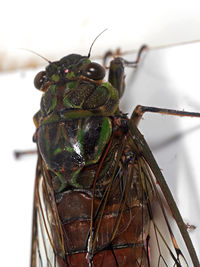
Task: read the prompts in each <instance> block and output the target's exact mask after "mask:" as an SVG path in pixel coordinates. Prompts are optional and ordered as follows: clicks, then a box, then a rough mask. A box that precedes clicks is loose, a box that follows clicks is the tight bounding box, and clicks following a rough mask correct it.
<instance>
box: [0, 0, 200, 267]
mask: <svg viewBox="0 0 200 267" xmlns="http://www.w3.org/2000/svg"><path fill="white" fill-rule="evenodd" d="M0 12H1V14H0V25H1V26H0V68H1V69H2V72H1V74H0V82H1V105H0V108H1V110H0V114H1V135H0V147H1V154H0V162H1V180H0V184H1V186H0V209H1V219H0V246H1V247H2V248H1V253H0V255H1V264H0V265H1V266H22V267H23V266H28V265H29V257H30V237H31V217H32V196H33V187H34V174H35V165H36V157H34V156H33V157H26V158H23V159H22V160H20V161H15V160H14V158H13V150H15V149H29V148H34V144H32V135H33V133H34V125H33V122H32V116H33V115H34V113H35V112H36V111H37V110H38V109H39V102H40V97H41V93H40V92H39V91H37V90H36V89H35V88H34V86H33V82H32V81H33V78H34V76H35V74H36V73H37V72H38V70H36V69H33V70H31V69H24V70H20V68H19V67H25V66H26V65H27V64H29V65H30V64H33V63H36V64H45V62H44V61H41V60H40V59H39V58H38V57H37V56H35V55H32V54H31V53H29V52H27V51H22V50H20V49H19V48H26V49H31V50H34V51H36V52H38V53H40V54H42V55H43V56H45V57H47V58H49V59H50V60H57V59H58V58H60V57H62V56H64V55H67V54H69V53H83V54H84V55H86V54H87V53H88V49H89V47H90V44H91V43H92V41H93V39H94V38H95V37H96V35H97V34H99V33H100V32H101V31H102V30H103V29H105V28H108V31H106V32H105V33H104V34H103V35H102V36H101V37H100V38H99V39H98V40H97V41H96V43H95V45H94V47H93V50H92V56H95V55H102V54H103V53H104V52H105V51H106V50H108V49H116V48H117V47H120V48H121V49H122V51H124V50H130V49H138V48H139V47H140V45H141V44H144V43H146V44H148V45H149V46H150V47H154V46H160V45H166V44H174V43H181V42H185V41H187V42H189V41H193V40H198V39H200V5H199V1H175V0H174V1H170V0H168V1H159V0H158V1H155V0H154V1H141V0H140V1H121V2H116V1H104V0H101V1H87V0H85V1H80V2H79V1H73V3H72V1H67V0H66V1H59V0H57V1H36V0H35V1H22V0H19V1H8V0H7V1H3V2H2V3H1V11H0ZM130 57H131V58H133V57H134V55H133V54H132V55H130ZM199 62H200V45H199V44H198V43H196V44H190V45H180V46H177V47H173V48H166V49H160V50H154V51H150V52H148V53H146V54H145V57H144V58H143V60H142V62H141V64H140V66H139V68H138V70H137V73H136V74H135V75H133V71H132V70H127V91H126V93H125V96H124V98H123V99H122V103H121V107H122V108H123V111H124V112H131V110H133V108H134V107H135V106H136V105H137V104H144V105H151V106H157V107H166V108H174V109H180V110H183V109H184V110H189V111H200V93H199V90H200V78H199V77H200V74H199V72H200V70H199ZM10 69H15V71H10ZM140 129H141V130H142V132H143V134H144V135H145V137H146V139H147V141H148V142H149V144H150V147H151V148H152V150H153V152H154V154H155V157H156V160H157V161H158V163H159V166H160V168H161V169H162V170H163V173H164V175H165V176H166V180H167V182H168V183H169V185H170V188H171V190H172V192H173V194H174V195H175V198H176V201H177V203H178V205H179V207H180V209H181V212H182V214H183V217H184V220H185V221H186V222H189V223H190V224H194V225H195V226H197V229H196V230H195V231H194V232H193V233H191V237H192V239H193V240H194V244H195V247H196V250H197V254H198V255H200V246H199V240H200V225H198V223H199V214H200V193H199V192H200V183H199V179H200V157H199V154H200V142H199V139H200V138H199V137H200V119H194V118H192V119H191V118H171V117H169V116H160V115H153V114H148V115H145V116H144V119H143V120H142V122H141V125H140Z"/></svg>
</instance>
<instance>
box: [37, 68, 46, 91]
mask: <svg viewBox="0 0 200 267" xmlns="http://www.w3.org/2000/svg"><path fill="white" fill-rule="evenodd" d="M45 80H46V71H40V72H39V73H38V74H37V75H36V76H35V79H34V85H35V88H37V89H39V90H42V86H43V85H44V82H45Z"/></svg>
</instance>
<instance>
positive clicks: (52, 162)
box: [34, 54, 119, 192]
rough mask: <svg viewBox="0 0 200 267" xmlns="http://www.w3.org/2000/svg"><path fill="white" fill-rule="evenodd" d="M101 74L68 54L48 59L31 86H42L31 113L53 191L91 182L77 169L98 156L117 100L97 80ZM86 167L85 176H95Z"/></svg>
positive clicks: (110, 89) (84, 59)
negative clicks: (38, 101)
mask: <svg viewBox="0 0 200 267" xmlns="http://www.w3.org/2000/svg"><path fill="white" fill-rule="evenodd" d="M104 76H105V70H104V68H103V67H102V66H100V65H99V64H97V63H94V62H91V61H90V60H89V59H88V58H87V57H83V56H80V55H76V54H72V55H69V56H66V57H64V58H62V59H61V60H60V61H57V62H52V63H50V65H49V66H48V67H47V68H46V71H43V72H40V73H39V74H38V75H37V76H36V78H35V81H34V83H35V86H36V88H38V89H40V90H41V91H43V92H44V94H43V97H42V100H41V109H40V111H39V112H38V113H36V115H35V116H34V121H35V124H36V127H37V128H38V130H37V142H38V146H39V149H40V152H41V155H42V157H43V159H44V160H45V162H46V165H47V168H48V169H49V170H50V171H51V175H52V183H53V186H54V189H55V191H57V192H58V191H62V190H63V189H64V188H65V187H66V186H72V187H75V188H83V187H90V186H91V184H92V182H93V179H91V178H88V179H89V180H88V179H87V180H88V181H85V179H81V177H80V175H79V174H80V171H81V170H82V169H83V168H84V167H86V166H89V165H92V164H96V163H97V162H98V161H99V159H100V157H101V155H102V153H103V150H104V149H105V146H106V144H107V143H108V141H109V139H110V136H111V133H112V122H111V119H110V118H109V116H112V115H113V114H114V113H115V112H116V110H117V109H118V101H119V99H118V92H117V90H116V89H115V88H114V87H112V85H111V84H110V83H109V82H102V79H103V78H104ZM88 172H90V174H88V175H87V176H88V177H93V176H94V172H93V171H89V170H88ZM92 172H93V174H92ZM91 175H92V176H91Z"/></svg>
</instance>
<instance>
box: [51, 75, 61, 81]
mask: <svg viewBox="0 0 200 267" xmlns="http://www.w3.org/2000/svg"><path fill="white" fill-rule="evenodd" d="M51 79H52V80H53V81H54V82H58V81H59V80H60V76H59V75H58V74H53V75H52V76H51Z"/></svg>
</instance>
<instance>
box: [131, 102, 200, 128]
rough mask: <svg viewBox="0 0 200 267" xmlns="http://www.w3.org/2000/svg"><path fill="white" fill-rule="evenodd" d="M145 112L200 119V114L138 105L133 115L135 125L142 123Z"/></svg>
mask: <svg viewBox="0 0 200 267" xmlns="http://www.w3.org/2000/svg"><path fill="white" fill-rule="evenodd" d="M145 112H153V113H159V114H165V115H172V116H180V117H196V118H200V113H199V112H188V111H182V110H175V109H167V108H155V107H150V106H141V105H138V106H137V107H136V108H135V109H134V111H133V113H132V115H131V120H132V121H133V122H134V123H135V125H138V124H139V122H140V119H141V118H142V116H143V114H144V113H145Z"/></svg>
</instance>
